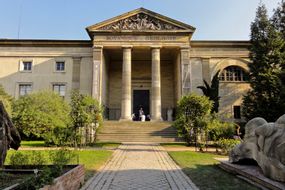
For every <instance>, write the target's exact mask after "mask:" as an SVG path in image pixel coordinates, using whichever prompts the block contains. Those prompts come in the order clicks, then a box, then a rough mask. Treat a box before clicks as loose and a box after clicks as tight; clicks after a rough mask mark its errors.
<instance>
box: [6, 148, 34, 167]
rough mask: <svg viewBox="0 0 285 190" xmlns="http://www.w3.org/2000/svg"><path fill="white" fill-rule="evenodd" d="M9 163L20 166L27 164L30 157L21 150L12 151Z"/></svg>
mask: <svg viewBox="0 0 285 190" xmlns="http://www.w3.org/2000/svg"><path fill="white" fill-rule="evenodd" d="M9 164H10V165H12V166H20V165H29V164H30V159H29V155H27V154H23V153H21V152H18V151H17V152H13V153H12V154H11V156H10V163H9Z"/></svg>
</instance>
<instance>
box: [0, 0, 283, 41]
mask: <svg viewBox="0 0 285 190" xmlns="http://www.w3.org/2000/svg"><path fill="white" fill-rule="evenodd" d="M280 1H281V0H263V2H264V3H265V4H266V6H267V8H268V10H269V14H270V15H271V14H272V10H273V9H274V8H276V6H277V4H278V2H280ZM259 2H260V0H0V38H12V39H15V38H16V39H17V38H18V28H19V27H18V26H19V23H20V35H19V37H20V39H70V40H85V39H89V37H88V35H87V33H86V31H85V28H86V27H87V26H90V25H92V24H95V23H97V22H100V21H103V20H105V19H108V18H111V17H114V16H117V15H119V14H122V13H125V12H128V11H131V10H133V9H136V8H139V7H144V8H147V9H150V10H152V11H154V12H158V13H160V14H163V15H165V16H168V17H171V18H173V19H177V20H179V21H182V22H185V23H187V24H190V25H192V26H194V27H196V32H195V34H194V36H193V39H195V40H248V39H249V32H250V30H249V28H250V23H251V22H252V21H253V19H254V17H255V11H256V8H257V6H258V4H259ZM20 15H21V16H20Z"/></svg>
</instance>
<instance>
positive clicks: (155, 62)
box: [151, 47, 162, 121]
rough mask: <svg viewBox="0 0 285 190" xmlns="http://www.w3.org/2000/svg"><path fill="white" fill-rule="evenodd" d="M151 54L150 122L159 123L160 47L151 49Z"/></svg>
mask: <svg viewBox="0 0 285 190" xmlns="http://www.w3.org/2000/svg"><path fill="white" fill-rule="evenodd" d="M151 54H152V64H151V79H152V80H151V84H152V91H151V120H152V121H161V120H162V118H161V79H160V47H153V48H152V50H151Z"/></svg>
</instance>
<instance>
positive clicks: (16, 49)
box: [0, 8, 250, 120]
mask: <svg viewBox="0 0 285 190" xmlns="http://www.w3.org/2000/svg"><path fill="white" fill-rule="evenodd" d="M87 32H88V34H89V36H90V38H91V40H86V41H76V40H66V41H62V40H0V84H1V85H3V86H4V88H5V90H6V91H7V92H8V93H9V94H11V95H12V96H14V97H16V98H18V97H19V96H20V95H21V93H25V92H26V91H29V90H30V91H38V90H43V89H53V90H58V89H60V88H61V87H58V86H57V85H62V86H63V88H62V89H61V90H59V93H63V94H62V95H63V96H64V97H66V99H67V100H68V99H69V98H70V91H71V90H72V89H79V91H80V92H81V93H84V94H90V95H92V96H93V97H94V98H96V99H98V100H99V101H100V102H101V104H102V105H104V106H105V108H106V110H107V115H106V118H107V119H115V120H118V119H123V120H126V119H127V120H130V119H131V114H132V113H133V111H134V108H133V105H134V102H133V101H134V99H133V97H134V91H135V90H136V91H138V90H148V91H149V96H150V97H149V108H150V116H151V118H152V119H153V120H161V119H164V120H165V119H166V112H167V109H169V108H171V109H174V108H175V107H176V102H177V100H179V98H180V97H181V96H182V95H184V94H187V93H189V92H196V93H198V94H201V91H200V90H199V89H197V86H199V85H203V79H205V80H206V81H207V82H210V81H211V79H212V77H213V76H214V75H215V74H216V72H217V71H219V70H220V71H223V70H224V69H226V68H228V67H231V66H236V67H239V68H241V69H242V70H243V71H244V72H248V63H249V59H248V57H249V52H248V47H249V45H250V44H249V42H247V41H194V40H191V38H192V35H193V33H194V32H195V28H194V27H192V26H190V25H187V24H184V23H181V22H179V21H176V20H173V19H171V18H168V17H165V16H162V15H160V14H157V13H154V12H151V11H149V10H146V9H143V8H141V9H137V10H134V11H131V12H128V13H126V14H123V15H120V16H118V17H115V18H112V19H109V20H107V21H104V22H101V23H98V24H96V25H93V26H90V27H88V28H87ZM25 62H31V63H32V67H31V70H29V69H28V70H23V64H24V63H25ZM60 62H64V65H65V67H64V70H60V71H58V70H57V69H58V68H57V67H58V65H57V64H60ZM25 84H27V85H30V86H31V89H29V88H27V89H25V88H26V87H25V86H24V87H23V85H25ZM19 88H21V89H19ZM22 88H23V89H22ZM248 89H249V85H248V83H246V82H244V81H236V80H233V81H221V85H220V96H221V102H220V105H221V106H220V111H221V112H222V113H225V114H230V115H231V116H233V115H234V114H233V112H234V111H233V107H234V106H240V105H241V101H242V95H243V94H244V93H245V92H246V91H247V90H248Z"/></svg>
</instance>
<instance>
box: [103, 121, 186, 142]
mask: <svg viewBox="0 0 285 190" xmlns="http://www.w3.org/2000/svg"><path fill="white" fill-rule="evenodd" d="M171 124H172V123H169V122H119V121H104V124H103V127H102V128H100V129H99V131H98V134H97V141H98V142H158V143H160V142H161V143H164V142H182V141H183V139H181V138H178V136H177V131H176V129H175V128H174V127H172V126H171Z"/></svg>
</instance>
